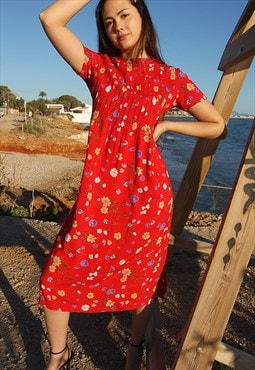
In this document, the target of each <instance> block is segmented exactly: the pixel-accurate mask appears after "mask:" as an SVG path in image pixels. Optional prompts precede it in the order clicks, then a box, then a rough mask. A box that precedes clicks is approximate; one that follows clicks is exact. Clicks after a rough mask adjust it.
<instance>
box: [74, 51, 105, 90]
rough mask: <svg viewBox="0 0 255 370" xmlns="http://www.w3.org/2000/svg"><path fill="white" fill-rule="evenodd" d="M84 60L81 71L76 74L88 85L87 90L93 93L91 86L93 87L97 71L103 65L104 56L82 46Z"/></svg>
mask: <svg viewBox="0 0 255 370" xmlns="http://www.w3.org/2000/svg"><path fill="white" fill-rule="evenodd" d="M83 49H84V56H85V60H84V63H83V66H82V69H81V71H80V72H79V73H77V74H78V76H80V77H81V78H82V79H83V80H84V81H85V82H86V84H87V85H88V88H89V89H90V91H91V92H92V93H93V86H95V79H96V76H97V75H98V71H99V70H100V68H101V67H102V66H103V65H104V55H103V54H100V53H96V52H95V51H92V50H90V49H88V48H87V47H85V46H83Z"/></svg>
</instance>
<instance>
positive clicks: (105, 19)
mask: <svg viewBox="0 0 255 370" xmlns="http://www.w3.org/2000/svg"><path fill="white" fill-rule="evenodd" d="M125 10H129V8H125V9H122V10H120V11H119V12H118V13H117V15H120V13H122V12H124V11H125ZM112 18H113V17H106V18H104V21H107V20H108V19H112Z"/></svg>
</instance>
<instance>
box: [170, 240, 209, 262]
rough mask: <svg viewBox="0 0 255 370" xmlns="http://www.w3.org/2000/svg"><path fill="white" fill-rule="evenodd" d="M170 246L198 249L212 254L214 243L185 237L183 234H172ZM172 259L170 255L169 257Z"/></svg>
mask: <svg viewBox="0 0 255 370" xmlns="http://www.w3.org/2000/svg"><path fill="white" fill-rule="evenodd" d="M169 247H173V248H178V250H180V249H182V250H186V251H196V252H201V253H206V254H210V253H211V250H212V247H213V244H212V243H208V242H204V241H202V240H196V239H191V238H189V239H188V238H184V237H182V236H178V235H176V236H174V235H170V238H169ZM168 259H170V257H168Z"/></svg>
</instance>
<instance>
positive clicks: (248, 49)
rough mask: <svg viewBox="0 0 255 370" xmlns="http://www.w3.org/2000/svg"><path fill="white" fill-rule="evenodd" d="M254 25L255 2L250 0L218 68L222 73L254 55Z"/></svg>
mask: <svg viewBox="0 0 255 370" xmlns="http://www.w3.org/2000/svg"><path fill="white" fill-rule="evenodd" d="M254 24H255V0H250V1H249V2H248V4H247V6H246V8H245V10H244V12H243V14H242V15H241V17H240V20H239V22H238V23H237V25H236V27H235V29H234V31H233V33H232V35H231V36H230V38H229V41H228V43H227V45H226V48H225V51H224V53H223V55H222V57H221V61H220V63H219V66H218V69H219V70H220V71H225V70H226V69H227V68H229V67H231V66H233V65H235V64H237V63H239V62H240V61H242V60H244V59H246V58H248V57H250V56H252V55H254V52H255V35H254V32H255V27H254Z"/></svg>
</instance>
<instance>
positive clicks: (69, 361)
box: [50, 344, 74, 370]
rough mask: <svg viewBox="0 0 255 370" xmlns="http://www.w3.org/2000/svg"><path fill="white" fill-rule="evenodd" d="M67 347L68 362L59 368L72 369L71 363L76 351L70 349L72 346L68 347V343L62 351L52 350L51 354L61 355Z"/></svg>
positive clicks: (63, 369) (61, 369)
mask: <svg viewBox="0 0 255 370" xmlns="http://www.w3.org/2000/svg"><path fill="white" fill-rule="evenodd" d="M66 349H67V351H68V357H67V360H66V362H65V363H64V364H63V365H62V366H61V367H60V368H59V370H70V369H71V367H70V364H71V361H72V359H73V358H74V352H73V351H72V350H70V348H69V347H68V345H67V344H66V346H65V348H64V349H62V351H60V352H52V351H50V354H51V355H60V354H61V353H63V352H64V351H65V350H66Z"/></svg>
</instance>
